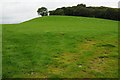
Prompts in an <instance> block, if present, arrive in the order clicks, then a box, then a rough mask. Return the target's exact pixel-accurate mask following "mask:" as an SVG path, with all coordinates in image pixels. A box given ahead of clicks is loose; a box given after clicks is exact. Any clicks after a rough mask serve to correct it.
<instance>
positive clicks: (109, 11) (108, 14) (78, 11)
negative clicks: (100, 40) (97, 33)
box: [49, 4, 120, 21]
mask: <svg viewBox="0 0 120 80" xmlns="http://www.w3.org/2000/svg"><path fill="white" fill-rule="evenodd" d="M49 12H50V15H67V16H83V17H95V18H103V19H111V20H117V21H118V20H119V21H120V16H119V14H120V8H110V7H104V6H101V7H92V6H89V7H86V4H78V5H77V6H72V7H62V8H57V9H56V10H53V11H49Z"/></svg>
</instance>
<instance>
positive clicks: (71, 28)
mask: <svg viewBox="0 0 120 80" xmlns="http://www.w3.org/2000/svg"><path fill="white" fill-rule="evenodd" d="M117 25H118V22H117V21H112V20H104V19H96V18H85V17H68V16H50V17H42V18H36V19H33V20H30V21H27V22H24V23H21V24H8V25H3V77H14V78H15V77H20V78H21V77H25V78H26V77H31V78H38V77H39V78H53V77H59V78H85V77H88V78H100V77H102V78H106V77H109V78H112V77H113V78H114V77H117V75H118V72H117V71H118V64H117V62H118V60H117V58H118V52H117V51H118V45H117V44H118V39H117V38H118V36H117V34H118V26H117Z"/></svg>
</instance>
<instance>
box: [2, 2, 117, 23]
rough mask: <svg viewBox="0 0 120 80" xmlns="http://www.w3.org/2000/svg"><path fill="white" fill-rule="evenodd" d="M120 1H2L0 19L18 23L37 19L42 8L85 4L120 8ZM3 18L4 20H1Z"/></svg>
mask: <svg viewBox="0 0 120 80" xmlns="http://www.w3.org/2000/svg"><path fill="white" fill-rule="evenodd" d="M118 1H119V0H99V1H98V0H0V2H1V3H0V5H3V6H2V9H0V15H1V14H2V13H3V15H2V16H0V19H3V22H4V23H18V22H21V21H24V20H27V19H31V18H33V17H37V12H36V11H37V9H38V8H39V7H41V6H45V7H47V8H48V9H49V10H54V9H56V8H58V7H63V6H73V5H77V4H80V3H84V4H86V5H87V6H109V7H118ZM1 17H2V18H1Z"/></svg>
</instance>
